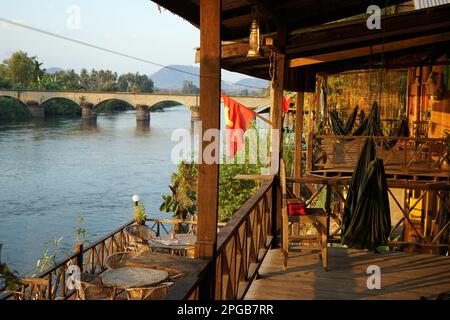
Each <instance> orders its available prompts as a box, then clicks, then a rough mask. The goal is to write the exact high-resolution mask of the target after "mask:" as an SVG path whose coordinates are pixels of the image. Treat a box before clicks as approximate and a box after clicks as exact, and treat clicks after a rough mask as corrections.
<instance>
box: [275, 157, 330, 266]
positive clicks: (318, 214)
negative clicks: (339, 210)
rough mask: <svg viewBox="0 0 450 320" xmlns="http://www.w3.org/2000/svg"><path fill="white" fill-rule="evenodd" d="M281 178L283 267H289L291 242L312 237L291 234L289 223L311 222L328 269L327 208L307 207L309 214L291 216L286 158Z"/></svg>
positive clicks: (323, 263)
mask: <svg viewBox="0 0 450 320" xmlns="http://www.w3.org/2000/svg"><path fill="white" fill-rule="evenodd" d="M280 180H281V192H282V207H281V215H282V226H283V228H282V232H281V237H282V252H283V269H284V270H285V269H286V268H287V264H288V257H289V243H290V242H291V241H297V242H302V241H304V240H311V239H310V237H302V236H299V235H289V223H299V224H300V222H305V223H311V224H312V225H313V226H314V227H315V228H316V230H317V233H318V236H317V237H316V238H315V240H316V241H317V242H318V248H319V249H320V255H319V257H320V258H321V259H322V267H323V269H324V270H325V271H326V270H327V267H328V217H327V215H326V213H325V210H323V209H320V208H307V212H308V215H304V216H300V215H298V216H290V215H289V213H288V195H287V185H286V164H285V162H284V159H281V161H280Z"/></svg>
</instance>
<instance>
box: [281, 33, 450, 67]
mask: <svg viewBox="0 0 450 320" xmlns="http://www.w3.org/2000/svg"><path fill="white" fill-rule="evenodd" d="M445 41H450V32H445V33H441V34H435V35H430V36H423V37H416V38H412V39H407V40H402V41H392V42H388V43H385V44H379V45H374V46H372V53H371V49H370V46H366V47H360V48H354V49H349V50H341V51H337V52H332V53H324V54H318V55H314V56H306V57H301V58H295V59H291V60H290V61H289V67H290V68H296V67H303V66H309V65H314V64H320V63H326V62H333V61H340V60H348V59H354V58H359V57H366V56H367V57H368V56H370V55H371V54H372V55H375V54H380V53H382V52H391V51H398V50H403V49H408V48H413V47H421V46H425V45H430V44H433V43H439V42H445Z"/></svg>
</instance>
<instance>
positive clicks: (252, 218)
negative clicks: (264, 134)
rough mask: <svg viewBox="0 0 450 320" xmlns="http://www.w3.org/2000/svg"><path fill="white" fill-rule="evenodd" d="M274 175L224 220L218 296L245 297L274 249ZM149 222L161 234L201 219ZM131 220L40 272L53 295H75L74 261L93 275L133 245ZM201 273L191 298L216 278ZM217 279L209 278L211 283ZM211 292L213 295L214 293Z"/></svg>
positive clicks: (55, 297)
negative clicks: (70, 282)
mask: <svg viewBox="0 0 450 320" xmlns="http://www.w3.org/2000/svg"><path fill="white" fill-rule="evenodd" d="M274 188H275V187H274V179H273V177H271V179H270V180H269V181H266V182H265V183H264V184H263V185H262V186H261V187H260V188H259V189H258V191H257V192H256V193H255V194H254V195H253V196H252V197H250V199H249V200H248V201H247V202H246V203H245V204H244V205H243V206H242V207H241V208H240V209H239V210H238V211H237V212H236V214H235V215H234V216H233V218H232V219H231V220H230V221H229V222H228V223H226V224H224V223H219V228H221V230H220V232H219V233H218V239H217V251H216V259H215V261H214V262H215V263H214V265H215V278H214V279H215V280H213V281H214V285H213V286H212V287H214V288H215V290H214V293H213V297H212V298H215V299H219V300H224V299H242V298H243V297H244V296H245V294H246V292H247V290H248V289H249V287H250V285H251V283H252V281H253V280H254V279H255V278H256V275H257V273H258V270H259V267H260V266H261V263H262V261H263V259H264V257H265V255H266V253H267V252H268V250H269V248H270V246H271V244H272V241H273V239H274V234H273V228H272V226H273V219H274V218H273V207H274V206H273V205H274V203H273V200H272V199H273V195H272V194H273V192H274ZM147 221H148V222H149V223H148V225H149V226H150V228H152V229H153V230H154V231H155V232H156V233H157V234H158V235H161V234H167V233H169V232H170V231H171V230H172V229H173V228H174V226H175V225H177V224H184V225H186V224H187V225H189V224H192V225H195V224H196V221H188V220H180V219H147ZM133 223H134V221H129V222H127V223H126V224H124V225H123V226H121V227H120V228H118V229H117V230H115V231H113V232H111V233H110V234H108V235H107V236H106V237H104V238H102V239H100V240H98V241H96V242H95V243H93V244H91V245H89V246H88V247H86V248H83V245H78V246H77V248H76V250H75V252H74V253H73V254H71V255H70V256H69V257H67V258H65V259H63V260H62V261H60V262H59V263H57V264H56V265H55V266H54V267H52V268H50V269H49V270H46V271H45V272H43V273H41V274H39V275H37V277H38V278H45V279H49V280H50V281H51V294H50V298H51V299H52V300H66V299H69V298H71V297H72V296H73V295H74V293H75V291H74V290H70V289H69V288H68V287H67V285H66V283H67V280H68V277H69V276H70V275H69V274H68V271H69V267H70V266H78V267H79V268H80V270H82V271H83V272H84V273H88V274H91V275H93V276H96V275H99V274H100V273H101V272H103V271H104V270H105V264H106V259H107V257H108V256H109V255H111V254H113V253H116V252H121V251H124V250H125V248H126V247H127V245H128V242H129V239H128V238H129V237H128V236H127V234H126V233H125V228H126V227H128V226H130V225H132V224H133ZM212 265H213V264H212V263H211V264H209V265H208V266H207V267H206V268H205V270H203V271H202V272H201V273H200V274H199V280H198V282H197V283H196V284H195V285H194V286H193V287H192V288H191V289H190V290H188V291H187V294H186V295H185V296H184V298H185V299H197V298H199V288H200V286H202V285H204V283H205V281H206V282H208V281H211V280H210V279H211V278H210V277H209V275H211V274H210V273H209V272H208V269H209V268H211V266H212ZM210 284H211V283H209V285H210ZM11 297H12V294H10V293H5V294H3V296H1V295H0V300H4V299H10V298H11ZM208 298H211V296H209V297H208Z"/></svg>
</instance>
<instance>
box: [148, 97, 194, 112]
mask: <svg viewBox="0 0 450 320" xmlns="http://www.w3.org/2000/svg"><path fill="white" fill-rule="evenodd" d="M176 106H183V107H185V108H186V109H188V110H190V109H191V106H189V105H186V102H184V101H177V100H171V99H164V100H161V101H157V102H156V103H153V104H152V105H151V106H150V110H151V111H161V110H164V109H167V108H172V107H176Z"/></svg>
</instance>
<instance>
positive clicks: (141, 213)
mask: <svg viewBox="0 0 450 320" xmlns="http://www.w3.org/2000/svg"><path fill="white" fill-rule="evenodd" d="M134 220H135V221H136V224H138V225H145V221H146V220H147V211H146V210H145V206H144V205H143V204H142V203H140V204H138V205H137V206H135V208H134Z"/></svg>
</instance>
